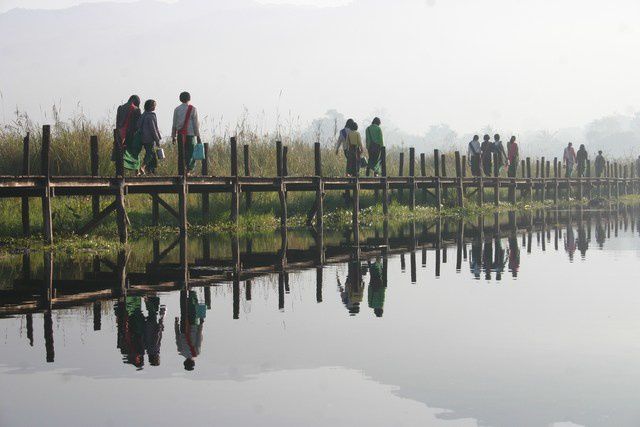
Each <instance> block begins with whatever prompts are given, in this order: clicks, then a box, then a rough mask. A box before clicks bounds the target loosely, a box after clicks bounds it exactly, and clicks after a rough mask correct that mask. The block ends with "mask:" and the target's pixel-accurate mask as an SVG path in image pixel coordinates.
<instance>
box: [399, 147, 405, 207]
mask: <svg viewBox="0 0 640 427" xmlns="http://www.w3.org/2000/svg"><path fill="white" fill-rule="evenodd" d="M398 176H400V177H402V176H404V152H401V153H400V155H399V157H398ZM403 198H404V191H403V189H402V187H400V189H399V190H398V199H399V200H400V201H402V199H403Z"/></svg>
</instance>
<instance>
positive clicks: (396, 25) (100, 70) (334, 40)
mask: <svg viewBox="0 0 640 427" xmlns="http://www.w3.org/2000/svg"><path fill="white" fill-rule="evenodd" d="M0 1H2V3H0V5H1V7H2V8H6V7H7V5H9V4H10V3H11V2H13V3H14V6H23V7H26V6H28V7H37V6H42V5H43V4H46V5H47V6H48V7H52V6H53V5H55V6H59V7H62V6H65V5H68V4H69V3H71V2H76V1H77V0H0ZM302 1H303V0H299V1H298V3H300V2H302ZM330 1H331V2H332V3H331V5H336V4H335V2H334V1H333V0H330ZM261 2H269V3H273V2H276V0H261ZM278 2H279V1H278ZM282 2H284V3H292V2H293V0H291V1H286V2H285V1H284V0H282ZM304 3H306V4H309V3H313V4H316V5H319V4H327V3H326V2H321V1H319V0H316V1H313V2H312V1H311V0H308V1H304ZM637 16H640V2H638V1H637V0H610V1H608V2H604V1H602V0H394V1H387V0H353V1H351V2H348V3H346V5H342V6H339V7H335V8H320V9H309V8H300V7H296V6H291V5H289V6H280V7H262V6H259V5H258V4H256V3H253V2H251V1H250V0H216V1H208V0H181V1H180V2H178V3H175V4H170V5H169V4H163V3H154V2H151V1H147V2H145V3H137V4H135V5H127V6H122V5H117V4H113V3H104V4H102V5H97V4H94V5H93V7H91V8H72V9H67V10H63V11H57V12H55V13H52V12H51V13H50V12H47V13H39V12H36V11H28V12H23V13H9V14H2V15H0V53H1V55H0V94H1V95H2V105H1V107H2V111H0V114H1V115H2V116H1V117H0V119H4V120H6V118H7V117H10V112H11V111H14V110H15V109H16V108H18V109H20V110H22V111H26V112H28V113H29V114H30V115H31V116H33V117H35V118H36V119H38V120H41V118H40V117H39V116H38V115H39V113H41V112H46V111H48V110H50V107H51V105H53V104H54V103H56V104H61V105H62V106H63V111H65V112H69V111H72V110H73V109H74V108H77V105H81V106H82V109H83V111H84V112H85V113H86V114H88V115H90V116H91V117H93V118H104V117H106V116H107V114H110V113H111V111H112V109H113V107H114V106H115V105H117V104H118V103H119V102H122V101H124V100H126V97H127V96H128V95H129V94H130V93H138V94H139V95H140V96H141V97H142V98H148V97H149V98H150V97H153V98H155V99H157V100H158V102H159V117H160V119H161V121H162V123H163V128H164V129H167V127H168V126H167V121H168V120H169V118H170V112H171V109H172V108H173V106H174V104H175V102H176V95H177V93H178V92H179V91H180V90H183V89H188V90H190V91H191V92H192V93H193V96H194V102H197V104H198V105H199V107H200V109H201V110H202V111H203V115H204V114H206V115H209V116H210V117H216V118H223V119H224V120H225V121H226V122H227V123H234V122H235V120H236V119H237V118H238V117H241V116H242V114H243V111H245V108H246V109H247V110H248V111H249V114H250V116H251V117H250V119H251V120H252V121H253V122H257V123H258V124H259V125H264V126H265V127H267V128H269V127H271V128H272V127H273V125H274V123H275V122H276V121H277V120H280V122H282V121H284V120H288V121H290V122H291V121H298V120H299V121H300V122H301V123H302V124H303V125H304V124H305V123H308V122H309V121H311V120H312V119H314V118H316V117H319V116H322V115H323V114H324V113H325V112H326V111H327V110H328V109H332V108H335V109H337V110H339V111H340V112H342V113H343V114H345V115H348V116H353V117H355V118H356V119H359V120H360V121H362V120H364V119H365V118H369V117H371V115H372V114H374V113H379V114H381V115H383V116H384V117H385V119H387V120H388V121H392V122H393V123H396V124H397V125H398V126H399V127H401V128H402V129H405V130H407V131H410V132H415V133H421V132H424V131H426V130H427V129H429V126H431V125H437V124H440V123H447V124H449V125H450V126H451V127H452V128H454V129H456V130H457V131H458V132H460V133H463V132H476V131H481V130H482V129H484V128H485V127H487V126H491V127H493V128H494V129H501V130H504V132H505V133H506V132H518V131H525V130H537V129H545V130H549V131H551V132H553V131H554V130H555V129H559V128H567V127H574V126H582V125H584V124H585V123H588V122H589V121H591V120H593V119H595V118H599V117H602V116H605V115H609V114H613V113H624V114H631V113H634V112H637V111H640V87H639V85H638V83H637V80H638V76H640V61H639V60H638V59H637V55H635V52H640V27H638V25H637V22H636V21H637ZM36 28H37V29H38V31H34V29H36ZM181 30H184V31H189V34H190V40H191V41H192V42H191V43H188V44H187V45H185V44H184V43H182V42H181V41H180V38H179V37H178V34H179V33H180V31H181ZM43 71H46V72H43Z"/></svg>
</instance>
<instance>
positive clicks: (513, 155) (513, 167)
mask: <svg viewBox="0 0 640 427" xmlns="http://www.w3.org/2000/svg"><path fill="white" fill-rule="evenodd" d="M507 162H508V165H509V169H508V170H507V175H508V176H509V178H515V177H516V174H517V173H518V163H519V162H520V149H519V148H518V143H517V142H516V137H515V136H512V137H511V139H510V140H509V142H507Z"/></svg>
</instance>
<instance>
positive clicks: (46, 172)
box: [40, 125, 53, 245]
mask: <svg viewBox="0 0 640 427" xmlns="http://www.w3.org/2000/svg"><path fill="white" fill-rule="evenodd" d="M50 156H51V127H50V126H49V125H44V126H42V150H41V152H40V160H41V168H40V169H41V172H42V175H43V176H44V191H43V195H42V225H43V235H44V242H45V243H46V244H48V245H51V244H53V222H52V215H51V169H50Z"/></svg>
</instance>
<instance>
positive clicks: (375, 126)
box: [365, 117, 384, 176]
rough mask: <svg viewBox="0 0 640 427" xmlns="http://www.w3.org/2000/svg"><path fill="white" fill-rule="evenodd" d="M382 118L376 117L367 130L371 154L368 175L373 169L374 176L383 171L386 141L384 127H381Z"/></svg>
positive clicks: (366, 137)
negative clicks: (382, 157) (383, 150)
mask: <svg viewBox="0 0 640 427" xmlns="http://www.w3.org/2000/svg"><path fill="white" fill-rule="evenodd" d="M380 123H381V121H380V119H379V118H378V117H376V118H375V119H373V122H371V125H370V126H369V127H368V128H367V129H366V131H365V141H366V145H367V152H368V154H369V163H368V164H367V176H369V172H371V171H373V176H378V175H380V173H381V167H382V166H381V163H382V159H381V156H380V155H381V154H382V147H383V146H384V141H383V138H382V129H380Z"/></svg>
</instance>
